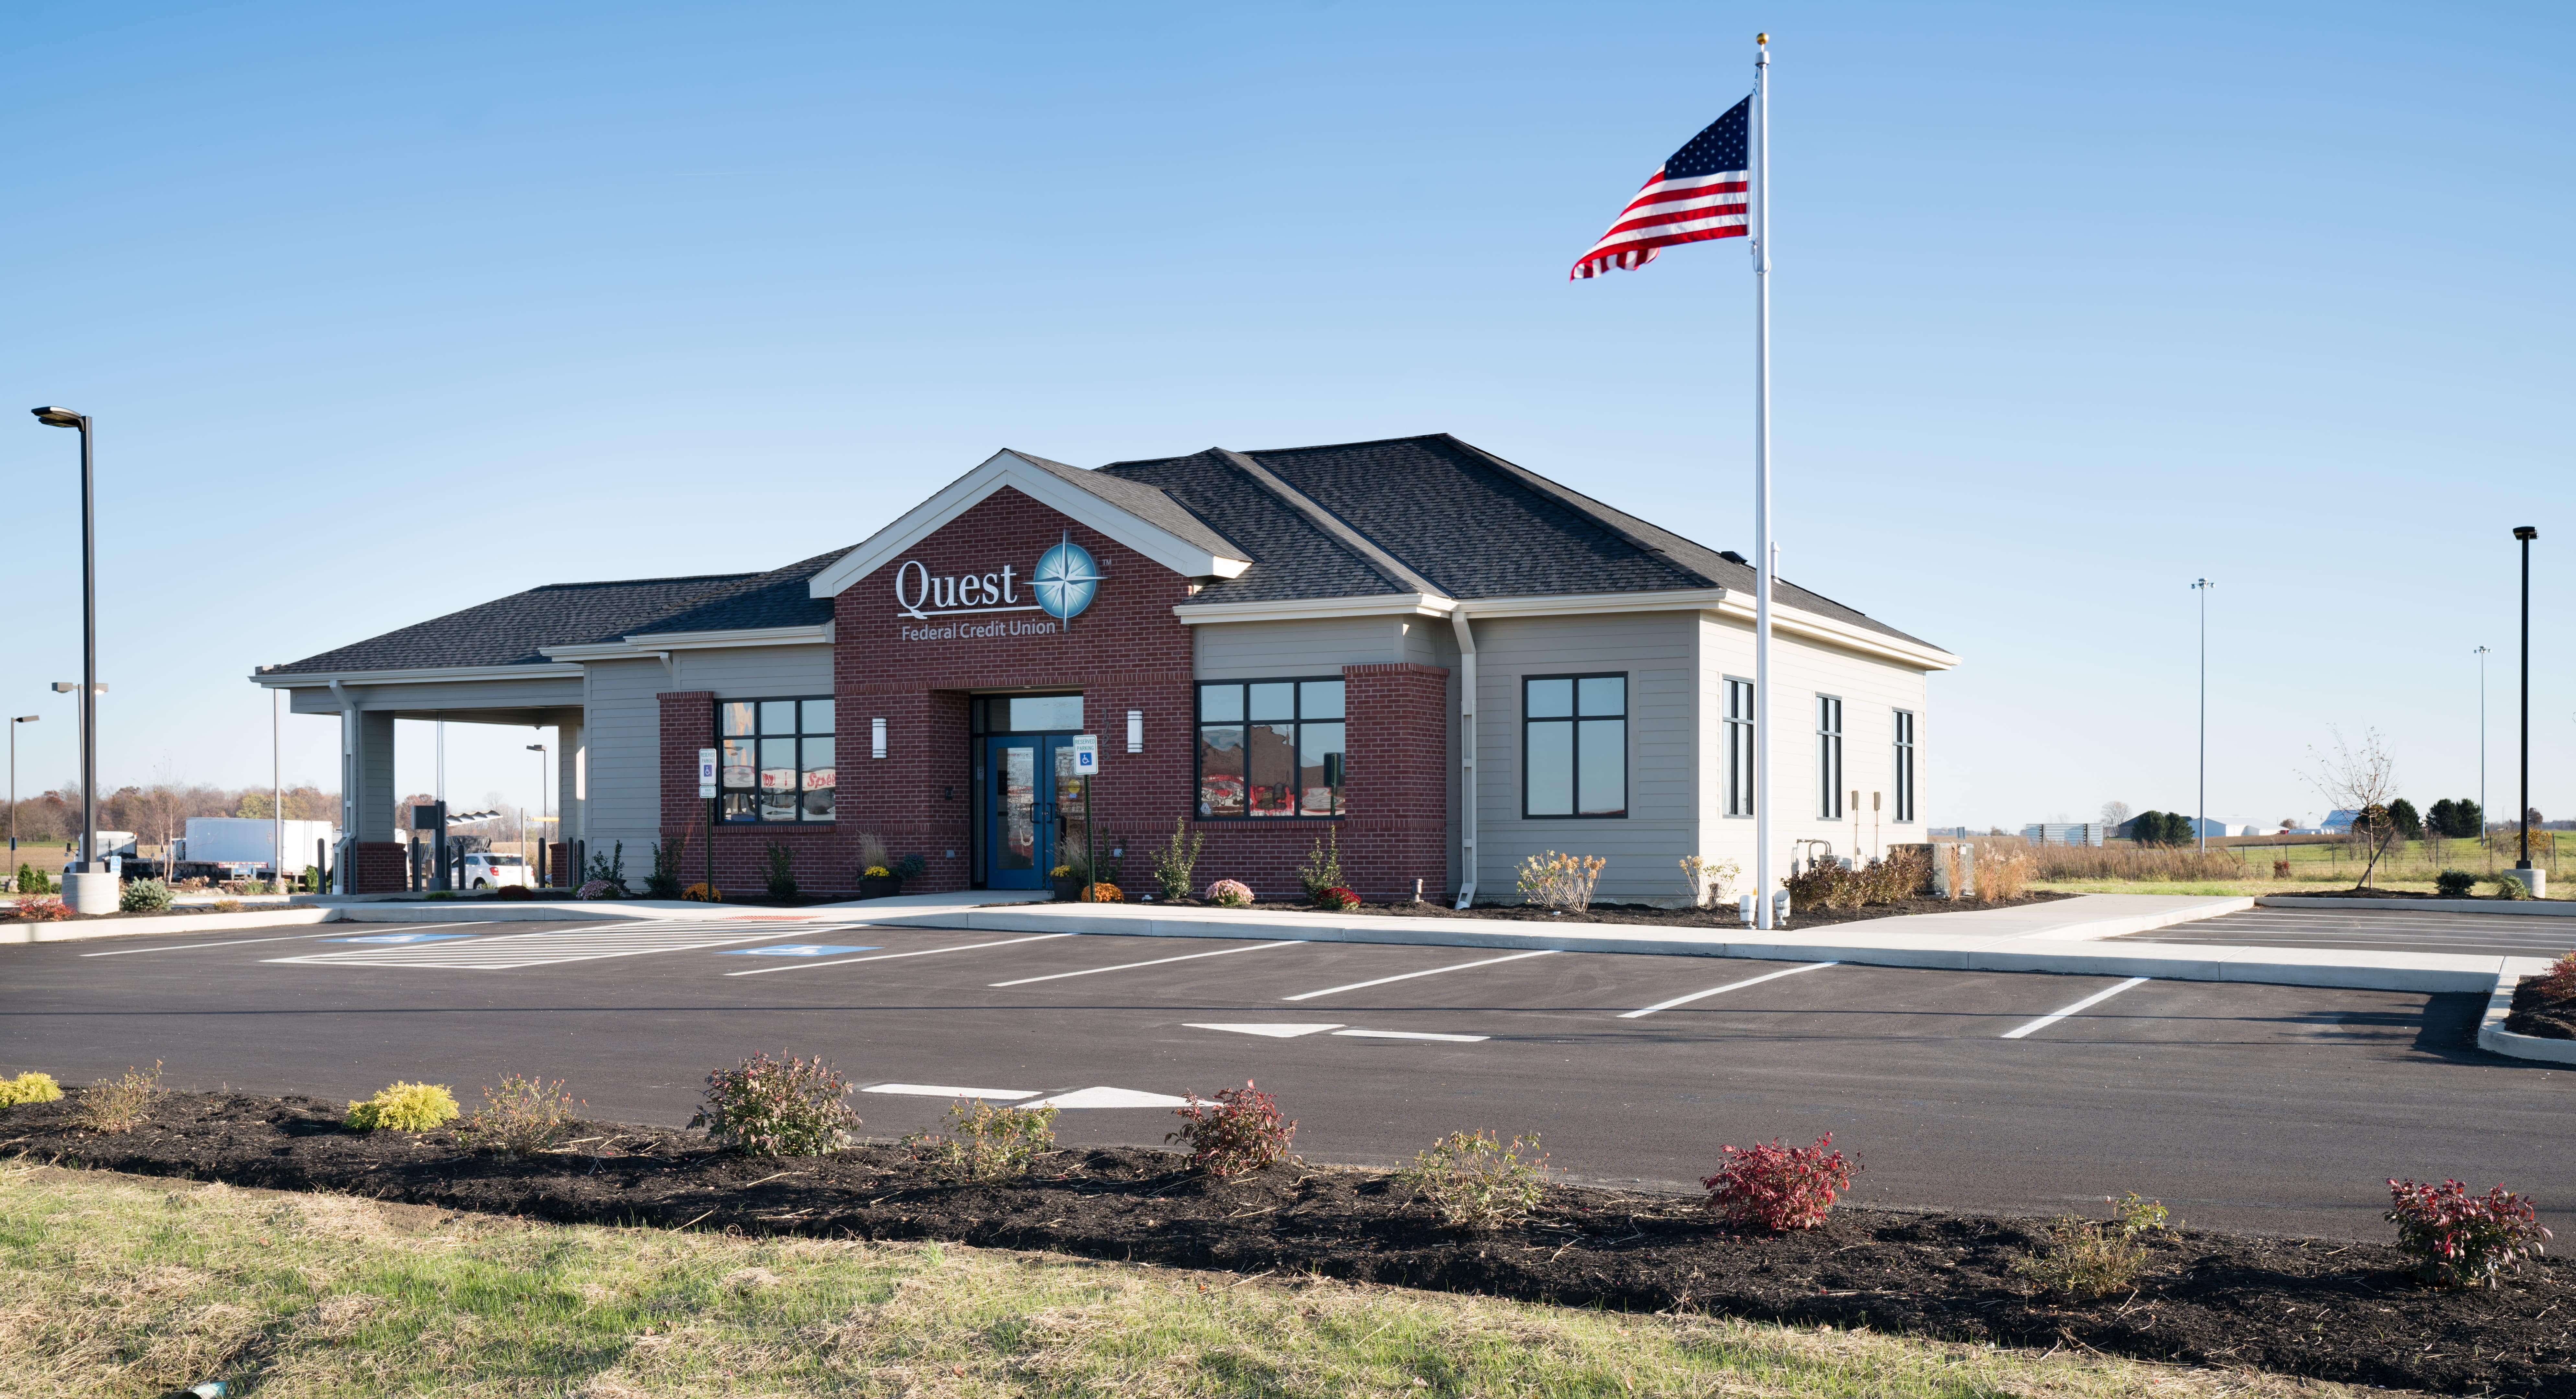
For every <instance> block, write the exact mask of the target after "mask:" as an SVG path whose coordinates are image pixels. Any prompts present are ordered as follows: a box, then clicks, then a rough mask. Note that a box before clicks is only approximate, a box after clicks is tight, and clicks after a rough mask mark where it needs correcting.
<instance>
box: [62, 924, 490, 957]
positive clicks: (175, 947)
mask: <svg viewBox="0 0 2576 1399" xmlns="http://www.w3.org/2000/svg"><path fill="white" fill-rule="evenodd" d="M422 926H424V927H436V928H472V927H478V926H480V925H479V924H475V923H431V924H423V925H422ZM347 931H348V929H346V928H333V929H332V930H331V931H329V932H327V933H281V934H279V935H277V936H276V937H273V938H232V939H229V940H227V941H224V942H175V943H172V944H170V945H169V946H167V947H120V948H118V949H116V950H115V951H113V952H84V953H82V954H81V955H82V956H84V957H131V956H134V955H135V954H137V953H141V952H194V951H196V950H197V949H199V948H201V947H248V946H250V945H251V944H252V943H255V942H319V941H322V940H323V939H326V938H336V937H338V936H340V935H341V934H343V933H345V932H347ZM397 931H399V930H397Z"/></svg>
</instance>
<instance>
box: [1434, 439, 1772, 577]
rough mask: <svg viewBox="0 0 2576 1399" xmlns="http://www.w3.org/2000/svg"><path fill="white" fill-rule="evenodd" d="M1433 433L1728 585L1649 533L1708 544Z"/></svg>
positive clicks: (1640, 545) (1639, 544)
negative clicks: (1695, 565)
mask: <svg viewBox="0 0 2576 1399" xmlns="http://www.w3.org/2000/svg"><path fill="white" fill-rule="evenodd" d="M1430 436H1433V437H1437V438H1439V439H1440V440H1442V441H1444V442H1447V443H1449V444H1450V445H1452V446H1455V447H1457V448H1459V449H1461V450H1463V451H1466V452H1468V453H1471V454H1473V455H1474V456H1476V457H1477V458H1480V459H1482V460H1483V461H1485V462H1487V463H1489V464H1491V465H1492V466H1494V467H1496V468H1498V469H1500V470H1501V471H1502V472H1503V474H1504V475H1506V476H1509V477H1511V478H1512V479H1513V480H1515V481H1517V482H1519V483H1520V484H1521V485H1523V486H1524V487H1526V488H1528V489H1531V490H1535V491H1537V492H1538V493H1539V494H1541V495H1544V496H1547V497H1548V498H1550V499H1552V500H1554V501H1556V502H1557V503H1558V504H1560V505H1566V506H1570V507H1572V508H1573V509H1575V510H1578V511H1581V512H1582V513H1583V514H1584V515H1585V516H1586V517H1588V518H1590V519H1591V520H1592V521H1593V522H1594V523H1596V524H1598V525H1600V526H1601V527H1602V528H1603V529H1606V530H1608V531H1610V532H1611V533H1612V534H1615V535H1617V536H1619V538H1620V539H1622V540H1623V541H1625V542H1626V543H1628V544H1629V545H1631V546H1633V547H1635V548H1637V549H1639V550H1641V551H1643V552H1645V553H1649V554H1653V555H1656V556H1658V557H1660V558H1662V559H1664V560H1666V561H1667V562H1669V563H1671V564H1672V566H1673V567H1675V568H1678V569H1681V570H1683V571H1684V572H1687V573H1690V574H1692V575H1693V576H1695V577H1697V578H1699V579H1700V580H1702V581H1703V582H1705V583H1707V584H1708V585H1709V586H1710V587H1723V586H1724V585H1723V584H1721V583H1719V582H1718V581H1717V580H1716V579H1714V578H1711V577H1709V576H1708V574H1707V572H1706V571H1705V570H1702V569H1699V568H1694V567H1692V566H1691V565H1690V564H1687V563H1684V562H1683V561H1682V560H1680V559H1677V558H1674V557H1673V551H1672V550H1671V549H1670V548H1669V547H1667V546H1665V545H1663V544H1660V543H1657V542H1656V541H1655V540H1654V539H1652V538H1650V537H1649V536H1650V535H1662V536H1664V537H1665V538H1666V539H1670V540H1673V541H1674V542H1676V543H1681V544H1687V545H1689V546H1691V547H1692V548H1694V549H1699V550H1703V551H1707V552H1714V551H1713V550H1709V548H1708V546H1707V545H1705V544H1702V543H1700V542H1699V541H1697V540H1694V539H1688V538H1684V537H1683V536H1681V535H1678V534H1675V533H1673V532H1672V531H1671V530H1668V529H1663V528H1660V527H1658V526H1655V525H1652V524H1649V523H1647V522H1646V521H1644V520H1641V519H1638V518H1637V517H1636V516H1634V515H1631V514H1629V513H1628V512H1626V511H1624V510H1621V509H1618V508H1617V507H1615V506H1612V505H1608V504H1605V503H1603V502H1601V501H1598V500H1594V499H1593V498H1592V497H1590V496H1588V495H1585V494H1584V493H1583V492H1581V491H1578V490H1576V489H1574V488H1573V487H1571V486H1566V485H1560V484H1559V483H1557V482H1555V481H1551V480H1549V479H1548V478H1546V477H1544V476H1541V475H1539V474H1538V473H1537V472H1535V471H1532V470H1530V469H1529V468H1528V467H1525V466H1522V465H1520V464H1518V463H1516V462H1509V461H1505V460H1503V459H1502V458H1501V457H1498V456H1495V455H1494V454H1493V453H1491V452H1488V451H1486V450H1485V449H1484V448H1482V447H1479V446H1477V445H1476V444H1474V443H1472V442H1463V441H1460V440H1459V439H1458V438H1456V437H1454V436H1452V435H1451V434H1449V433H1445V432H1439V433H1432V434H1430Z"/></svg>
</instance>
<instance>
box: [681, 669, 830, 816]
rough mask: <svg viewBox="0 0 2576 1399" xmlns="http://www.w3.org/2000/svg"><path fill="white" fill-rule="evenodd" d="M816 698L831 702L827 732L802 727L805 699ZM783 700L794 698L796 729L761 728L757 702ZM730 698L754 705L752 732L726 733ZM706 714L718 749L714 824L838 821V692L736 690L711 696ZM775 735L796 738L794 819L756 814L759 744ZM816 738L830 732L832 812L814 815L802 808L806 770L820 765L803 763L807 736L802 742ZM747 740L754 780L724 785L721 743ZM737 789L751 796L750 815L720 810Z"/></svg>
mask: <svg viewBox="0 0 2576 1399" xmlns="http://www.w3.org/2000/svg"><path fill="white" fill-rule="evenodd" d="M816 701H822V702H825V703H829V704H830V705H831V706H832V731H831V732H829V733H823V732H809V731H807V729H806V728H805V706H806V705H808V704H811V703H814V702H816ZM782 703H792V704H794V705H795V706H796V731H795V732H794V733H792V734H771V733H767V732H765V731H764V730H763V728H762V725H761V708H760V707H761V706H762V705H767V704H782ZM728 704H748V705H750V706H752V710H751V732H750V733H749V734H727V733H726V732H725V731H724V726H725V725H724V707H725V706H726V705H728ZM708 719H709V724H708V727H709V728H711V729H712V730H714V744H715V749H716V824H717V825H720V826H778V827H786V826H829V825H832V824H834V823H835V822H837V821H839V820H840V816H841V780H840V771H841V736H840V724H841V706H840V696H838V695H831V694H822V695H757V696H741V695H734V696H720V697H718V698H717V700H716V702H715V708H714V712H713V713H712V714H710V715H709V716H708ZM775 738H784V739H786V740H787V741H788V742H790V743H793V744H795V745H796V819H795V820H793V821H771V820H766V819H764V818H763V817H762V816H761V814H760V804H761V803H760V797H761V787H760V771H761V768H762V766H763V764H762V763H761V761H760V756H761V755H760V745H761V744H762V743H764V742H766V741H769V740H771V739H775ZM815 738H828V739H830V740H832V788H831V791H832V813H831V814H830V815H828V816H816V815H813V814H812V813H810V812H808V811H807V810H806V809H805V793H806V790H807V789H806V786H805V778H806V774H808V773H809V772H815V771H819V770H820V769H814V768H808V767H806V766H805V742H806V740H808V739H815ZM746 741H747V742H749V743H750V744H751V757H752V763H751V771H752V785H751V786H749V787H728V786H726V785H725V784H724V767H725V763H724V746H725V744H726V743H727V742H734V743H741V742H746ZM737 794H739V795H746V796H749V797H750V798H751V814H750V815H748V816H728V815H726V814H724V803H725V799H726V798H727V797H729V796H733V795H737Z"/></svg>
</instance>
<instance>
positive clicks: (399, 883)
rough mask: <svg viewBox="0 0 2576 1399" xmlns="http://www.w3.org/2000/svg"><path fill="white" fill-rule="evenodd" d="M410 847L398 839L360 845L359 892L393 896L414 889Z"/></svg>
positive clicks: (372, 841) (366, 842) (364, 841)
mask: <svg viewBox="0 0 2576 1399" xmlns="http://www.w3.org/2000/svg"><path fill="white" fill-rule="evenodd" d="M409 851H410V847H409V846H406V845H404V844H403V843H402V842H401V841H398V840H362V841H359V842H358V865H357V870H356V873H357V876H358V880H357V886H358V887H357V892H358V893H361V894H393V893H399V892H401V891H403V890H405V889H408V888H410V887H411V855H410V853H409Z"/></svg>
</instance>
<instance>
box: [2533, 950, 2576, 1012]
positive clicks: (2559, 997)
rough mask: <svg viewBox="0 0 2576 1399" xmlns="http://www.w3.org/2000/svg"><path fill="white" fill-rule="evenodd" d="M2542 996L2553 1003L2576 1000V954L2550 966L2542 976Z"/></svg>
mask: <svg viewBox="0 0 2576 1399" xmlns="http://www.w3.org/2000/svg"><path fill="white" fill-rule="evenodd" d="M2540 994H2541V995H2543V996H2546V997H2548V998H2549V999H2550V1000H2553V1001H2564V1000H2570V999H2576V952H2570V953H2568V954H2567V955H2566V956H2564V957H2561V958H2559V959H2558V960H2557V961H2555V962H2552V963H2550V964H2549V970H2547V971H2545V972H2542V973H2541V974H2540Z"/></svg>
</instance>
